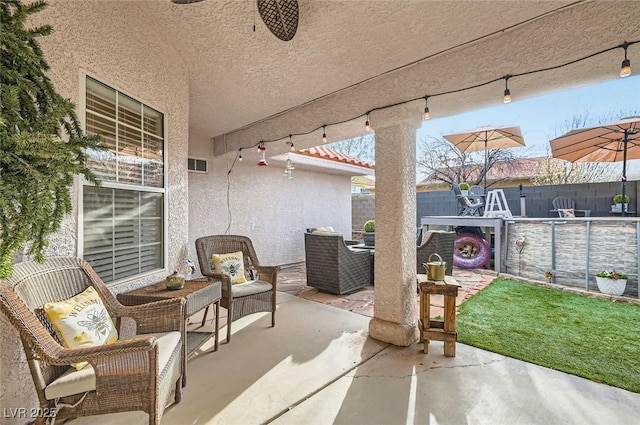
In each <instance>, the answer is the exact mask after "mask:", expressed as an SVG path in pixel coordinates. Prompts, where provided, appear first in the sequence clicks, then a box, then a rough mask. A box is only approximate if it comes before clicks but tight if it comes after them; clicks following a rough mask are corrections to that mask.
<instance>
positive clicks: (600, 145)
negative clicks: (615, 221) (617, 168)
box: [549, 117, 640, 215]
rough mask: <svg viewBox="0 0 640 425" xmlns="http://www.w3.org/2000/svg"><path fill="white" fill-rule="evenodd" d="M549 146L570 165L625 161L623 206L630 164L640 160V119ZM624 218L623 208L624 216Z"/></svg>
mask: <svg viewBox="0 0 640 425" xmlns="http://www.w3.org/2000/svg"><path fill="white" fill-rule="evenodd" d="M549 143H550V144H551V151H552V155H553V157H554V158H560V159H564V160H567V161H570V162H576V161H580V162H619V161H622V177H621V179H620V180H621V182H622V200H623V203H624V197H625V184H626V181H627V160H628V159H639V158H640V117H629V118H623V119H621V120H620V121H616V122H612V123H609V124H603V125H599V126H597V127H586V128H580V129H577V130H571V131H570V132H568V133H566V134H565V135H563V136H560V137H558V138H556V139H553V140H551V141H550V142H549ZM624 214H625V211H624V208H622V215H624Z"/></svg>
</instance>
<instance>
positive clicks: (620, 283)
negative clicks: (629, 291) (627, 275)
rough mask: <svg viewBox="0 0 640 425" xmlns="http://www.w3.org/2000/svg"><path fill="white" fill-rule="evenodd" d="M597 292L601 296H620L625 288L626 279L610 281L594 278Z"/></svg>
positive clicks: (604, 278) (608, 279) (606, 278)
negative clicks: (600, 293)
mask: <svg viewBox="0 0 640 425" xmlns="http://www.w3.org/2000/svg"><path fill="white" fill-rule="evenodd" d="M596 284H597V285H598V290H599V291H600V292H602V293H603V294H607V295H616V296H620V295H622V294H623V293H624V290H625V288H626V287H627V279H617V280H616V279H610V278H608V277H599V276H596Z"/></svg>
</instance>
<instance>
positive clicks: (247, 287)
mask: <svg viewBox="0 0 640 425" xmlns="http://www.w3.org/2000/svg"><path fill="white" fill-rule="evenodd" d="M272 289H273V285H272V284H270V283H269V282H265V281H262V280H249V281H247V282H245V283H236V284H235V285H232V286H231V296H232V297H233V298H239V297H246V296H249V295H255V294H260V293H262V292H267V291H271V290H272Z"/></svg>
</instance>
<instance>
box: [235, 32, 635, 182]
mask: <svg viewBox="0 0 640 425" xmlns="http://www.w3.org/2000/svg"><path fill="white" fill-rule="evenodd" d="M637 43H640V40H634V41H629V42H627V41H625V42H624V43H622V44H619V45H617V46H613V47H608V48H606V49H603V50H600V51H598V52H594V53H591V54H589V55H586V56H583V57H580V58H578V59H574V60H572V61H569V62H566V63H562V64H559V65H553V66H549V67H546V68H539V69H534V70H531V71H525V72H521V73H517V74H510V75H506V76H503V77H499V78H494V79H492V80H489V81H484V82H481V83H477V84H474V85H471V86H467V87H461V88H458V89H453V90H448V91H443V92H440V93H434V94H430V95H427V96H420V97H416V98H412V99H407V100H404V101H400V102H397V103H393V104H390V105H383V106H378V107H375V108H373V109H371V110H369V111H368V112H367V113H366V114H365V116H366V121H365V130H366V131H367V132H370V131H372V128H371V123H370V121H369V114H371V112H373V111H379V110H383V109H387V108H391V107H394V106H399V105H404V104H406V103H410V102H414V101H416V100H420V99H424V101H425V110H424V113H423V115H422V118H423V120H426V119H429V118H430V117H431V114H430V112H429V107H428V105H427V101H428V98H430V97H439V96H446V95H449V94H455V93H460V92H464V91H467V90H473V89H476V88H479V87H484V86H487V85H489V84H493V83H496V82H498V81H500V80H504V81H505V90H504V93H503V98H502V100H503V102H504V103H509V102H511V91H510V90H509V86H508V80H509V79H510V78H516V77H523V76H527V75H532V74H537V73H540V72H546V71H552V70H555V69H560V68H563V67H566V66H569V65H573V64H575V63H578V62H582V61H584V60H587V59H590V58H593V57H596V56H599V55H602V54H604V53H607V52H610V51H612V50H617V49H620V48H622V49H624V60H623V61H622V66H621V68H620V77H627V76H629V75H631V61H630V60H629V59H628V58H627V48H628V47H629V46H632V45H634V44H637ZM362 116H363V115H359V116H356V117H349V118H346V119H344V120H342V121H336V122H333V123H329V124H323V125H322V126H320V127H316V128H314V129H313V130H310V131H307V132H303V133H296V134H290V135H289V140H291V145H293V141H292V140H293V139H292V137H293V136H306V135H308V134H311V133H313V132H315V131H317V130H319V129H322V143H326V142H327V139H326V135H327V134H326V127H327V126H332V125H340V124H345V123H347V122H349V121H352V120H354V119H358V118H360V117H362ZM427 117H429V118H427ZM280 140H282V138H278V139H273V140H261V141H259V142H258V143H257V144H255V145H253V146H252V147H256V146H257V147H258V152H260V153H261V156H262V157H264V143H265V142H266V143H272V142H277V141H280ZM248 148H249V147H246V146H245V149H248ZM242 149H243V148H240V149H239V150H238V155H237V157H236V161H242V154H241V153H240V151H241V150H242ZM236 161H234V162H233V164H232V165H231V167H230V169H229V170H228V173H231V170H232V169H233V166H234V165H235V162H236ZM261 162H262V160H261ZM261 165H263V166H266V165H267V163H266V159H264V164H261Z"/></svg>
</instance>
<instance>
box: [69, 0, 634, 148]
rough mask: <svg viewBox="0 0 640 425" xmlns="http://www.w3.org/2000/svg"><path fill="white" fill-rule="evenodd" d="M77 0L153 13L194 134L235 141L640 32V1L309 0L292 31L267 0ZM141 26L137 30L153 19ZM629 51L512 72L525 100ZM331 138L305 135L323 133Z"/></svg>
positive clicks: (480, 97) (588, 77) (606, 71)
mask: <svg viewBox="0 0 640 425" xmlns="http://www.w3.org/2000/svg"><path fill="white" fill-rule="evenodd" d="M61 1H68V0H61ZM73 1H74V2H75V3H74V5H80V4H83V5H85V6H87V7H97V5H98V4H100V5H103V6H104V7H105V8H108V10H109V11H111V12H110V13H112V14H113V16H112V17H114V16H115V15H117V17H118V19H128V18H127V17H131V18H130V19H131V22H138V20H137V19H136V18H133V17H140V16H144V18H145V22H149V23H150V24H152V26H151V28H146V29H150V30H152V31H155V33H156V34H157V41H158V42H160V43H166V44H168V45H170V46H171V47H172V48H173V50H174V51H175V52H177V55H179V57H180V59H181V62H182V63H183V64H186V67H187V69H188V70H189V78H190V84H189V87H190V109H189V126H190V133H191V135H192V136H196V137H206V138H212V137H216V136H220V135H223V134H226V135H227V136H226V142H225V145H226V144H227V142H228V145H229V147H230V148H231V149H235V148H237V147H240V146H243V144H244V145H247V144H248V145H252V144H253V143H254V142H255V141H256V140H261V139H264V140H267V139H269V138H279V137H283V136H286V135H287V134H291V133H294V134H296V133H297V132H300V133H304V132H306V131H309V129H314V128H318V126H322V125H323V123H335V122H339V121H342V120H346V119H350V118H355V117H357V116H358V115H360V114H362V113H364V112H365V111H367V110H372V109H374V108H376V107H378V106H380V105H384V104H387V105H388V104H390V103H393V102H398V101H404V100H407V99H411V98H415V97H416V96H418V97H419V96H422V95H425V94H429V93H433V92H434V91H435V92H443V91H447V90H455V89H459V88H461V87H468V86H470V85H474V84H478V83H481V82H484V81H487V80H491V79H495V78H499V77H500V76H503V75H506V74H513V73H519V72H525V71H529V70H532V69H540V68H544V67H548V66H554V65H557V64H559V63H563V62H566V61H569V60H572V59H576V58H579V57H582V56H585V55H587V54H590V53H593V52H594V51H597V50H600V49H604V48H607V47H611V46H612V45H613V46H615V45H617V44H620V43H622V42H623V41H624V40H628V41H631V40H636V39H640V7H639V3H638V2H637V1H622V0H620V1H616V2H605V1H602V2H598V1H595V2H591V1H533V0H529V1H451V0H449V1H428V0H369V1H360V0H344V1H341V0H299V16H300V21H299V24H298V31H297V33H296V35H295V37H294V38H293V40H291V41H287V42H285V41H281V40H279V39H278V38H276V37H275V36H274V35H273V34H271V32H269V30H268V29H267V28H266V27H265V25H264V24H263V23H262V21H261V19H260V16H259V14H258V12H257V10H256V8H255V1H254V0H233V1H223V0H203V1H200V2H196V3H191V4H175V3H173V2H171V1H170V0H73ZM254 23H255V31H254ZM131 28H132V30H131V34H128V36H132V37H135V36H136V33H135V32H136V31H142V28H139V26H138V29H136V27H135V26H133V25H132V27H131ZM630 57H631V59H632V64H633V63H635V62H638V61H639V60H640V44H636V45H634V46H632V48H630ZM636 58H637V59H636ZM621 59H622V52H621V51H613V52H611V53H609V54H607V55H604V56H602V57H598V58H594V59H593V60H591V61H589V62H584V63H579V64H576V65H575V66H573V67H572V68H571V69H570V72H571V73H568V72H567V70H557V71H553V72H549V73H547V74H546V75H544V76H539V75H535V76H528V77H524V78H521V79H518V81H512V82H511V81H510V87H513V89H512V94H514V97H515V98H516V99H517V98H523V97H527V96H533V95H537V94H542V93H545V92H549V91H551V90H557V89H559V88H569V87H572V86H576V85H582V84H587V83H593V82H597V81H603V80H604V79H611V78H615V73H616V72H617V71H616V67H619V63H620V61H621ZM512 84H513V85H512ZM503 88H504V83H501V82H498V83H496V84H495V87H494V86H492V87H486V88H481V89H478V90H473V91H470V92H465V93H459V94H455V95H452V96H448V97H446V98H445V97H443V98H434V99H432V100H430V101H429V105H430V106H433V107H432V108H431V109H432V112H433V113H434V114H433V115H434V116H436V117H437V116H444V115H450V114H454V113H459V112H463V111H465V110H469V109H473V108H479V107H483V106H488V105H491V104H495V103H496V101H499V95H500V92H501V90H502V89H503ZM496 93H497V94H496ZM255 123H258V124H255ZM358 125H360V123H359V122H358ZM353 133H354V131H353V128H352V129H349V128H348V125H347V126H345V127H344V128H343V129H336V131H333V129H332V131H331V136H330V139H331V141H334V140H336V138H340V137H351V136H353V135H354V134H353ZM318 137H319V136H318V135H314V137H313V141H311V140H309V141H306V140H303V141H302V143H300V144H298V143H296V146H299V147H300V148H304V147H309V146H312V145H314V144H317V143H315V142H317V140H318ZM218 145H219V144H218V143H215V147H214V149H215V150H216V152H217V153H220V152H219V151H220V149H219V146H218Z"/></svg>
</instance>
